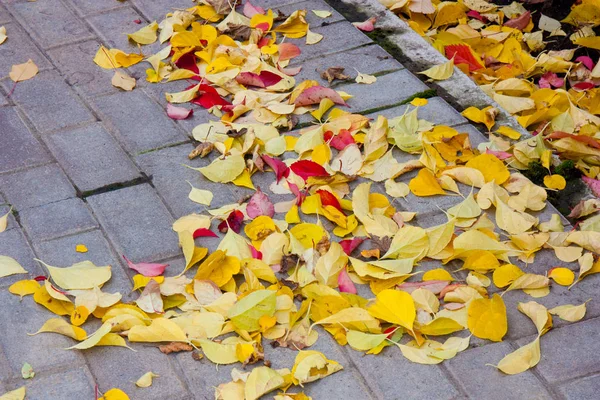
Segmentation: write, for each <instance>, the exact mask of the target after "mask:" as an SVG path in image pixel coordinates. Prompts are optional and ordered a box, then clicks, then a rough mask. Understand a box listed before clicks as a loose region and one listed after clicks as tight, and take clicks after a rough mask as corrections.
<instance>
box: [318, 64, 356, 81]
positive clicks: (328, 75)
mask: <svg viewBox="0 0 600 400" xmlns="http://www.w3.org/2000/svg"><path fill="white" fill-rule="evenodd" d="M321 78H322V79H326V80H327V82H329V83H331V82H333V81H334V80H335V79H339V80H342V81H345V80H346V79H350V77H349V76H348V75H346V74H344V67H329V68H327V69H326V70H325V71H323V72H321Z"/></svg>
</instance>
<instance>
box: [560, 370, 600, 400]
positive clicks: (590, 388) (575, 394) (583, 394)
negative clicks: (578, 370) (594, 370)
mask: <svg viewBox="0 0 600 400" xmlns="http://www.w3.org/2000/svg"><path fill="white" fill-rule="evenodd" d="M598 382H600V375H593V376H588V377H587V378H582V379H579V380H576V381H573V382H570V383H567V384H565V385H562V386H561V387H560V388H559V391H560V393H561V394H562V395H563V396H564V397H565V399H567V400H582V399H594V398H596V396H598Z"/></svg>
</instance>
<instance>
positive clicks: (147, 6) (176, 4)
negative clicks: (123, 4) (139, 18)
mask: <svg viewBox="0 0 600 400" xmlns="http://www.w3.org/2000/svg"><path fill="white" fill-rule="evenodd" d="M132 3H133V4H134V5H135V6H136V7H137V8H138V9H139V10H140V11H141V12H142V13H143V14H144V16H145V17H146V18H148V20H149V21H157V22H160V21H162V20H163V19H164V18H165V16H166V15H167V13H170V12H173V11H175V10H182V9H183V10H184V9H186V8H190V7H194V5H195V4H194V3H193V2H192V1H191V0H152V1H148V0H132Z"/></svg>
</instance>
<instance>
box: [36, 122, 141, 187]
mask: <svg viewBox="0 0 600 400" xmlns="http://www.w3.org/2000/svg"><path fill="white" fill-rule="evenodd" d="M46 140H47V142H48V146H49V147H50V149H51V150H52V152H53V153H54V155H55V157H56V159H57V160H58V162H59V163H60V164H61V165H62V167H63V168H64V169H65V171H66V172H67V174H68V175H69V177H70V178H71V179H72V180H73V183H74V184H75V186H76V187H77V188H78V189H79V190H80V191H82V192H85V191H89V190H93V189H98V188H101V187H104V186H107V185H111V184H115V183H119V182H126V181H130V180H133V179H136V178H139V177H140V171H139V170H138V169H137V167H136V166H135V165H134V164H133V163H132V162H131V160H130V159H129V157H128V156H127V154H126V153H125V152H124V151H123V149H122V148H121V146H119V144H118V143H117V142H116V141H115V139H114V138H113V137H112V136H111V135H110V134H109V133H108V132H107V131H106V130H105V129H104V127H103V126H102V125H100V124H95V125H88V126H86V127H84V128H79V129H75V130H72V131H62V132H58V133H55V134H53V135H49V136H47V139H46Z"/></svg>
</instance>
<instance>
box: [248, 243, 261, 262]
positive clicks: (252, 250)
mask: <svg viewBox="0 0 600 400" xmlns="http://www.w3.org/2000/svg"><path fill="white" fill-rule="evenodd" d="M248 247H250V253H252V258H256V259H257V260H262V257H263V256H262V253H261V252H260V251H258V250H256V248H254V246H252V245H251V244H249V245H248Z"/></svg>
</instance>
